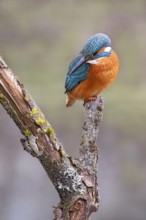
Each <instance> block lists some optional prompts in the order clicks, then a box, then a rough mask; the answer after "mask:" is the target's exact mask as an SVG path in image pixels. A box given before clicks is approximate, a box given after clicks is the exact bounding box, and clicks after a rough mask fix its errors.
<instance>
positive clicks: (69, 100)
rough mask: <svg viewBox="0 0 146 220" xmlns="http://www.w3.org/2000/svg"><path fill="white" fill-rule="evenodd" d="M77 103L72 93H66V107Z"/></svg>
mask: <svg viewBox="0 0 146 220" xmlns="http://www.w3.org/2000/svg"><path fill="white" fill-rule="evenodd" d="M74 103H75V99H74V98H73V97H72V96H71V95H70V94H68V93H67V94H66V107H70V106H72V105H73V104H74Z"/></svg>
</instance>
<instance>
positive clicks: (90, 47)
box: [69, 33, 111, 74]
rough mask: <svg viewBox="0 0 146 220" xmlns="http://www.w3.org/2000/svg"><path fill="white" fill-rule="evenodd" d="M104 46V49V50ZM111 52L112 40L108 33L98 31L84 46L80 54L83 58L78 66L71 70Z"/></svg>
mask: <svg viewBox="0 0 146 220" xmlns="http://www.w3.org/2000/svg"><path fill="white" fill-rule="evenodd" d="M102 48H104V50H102ZM110 53H111V40H110V38H109V37H108V36H107V35H106V34H102V33H98V34H95V35H93V36H92V37H90V38H89V39H88V40H87V41H86V43H85V44H84V46H83V49H82V50H81V52H80V54H81V55H82V56H81V59H80V61H79V62H78V63H77V64H76V66H75V67H74V68H73V69H72V70H71V72H70V73H69V74H71V73H73V72H74V71H75V70H77V69H78V68H79V67H80V66H81V65H82V64H83V63H94V60H95V59H98V58H101V57H107V56H109V55H110Z"/></svg>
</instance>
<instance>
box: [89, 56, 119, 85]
mask: <svg viewBox="0 0 146 220" xmlns="http://www.w3.org/2000/svg"><path fill="white" fill-rule="evenodd" d="M115 61H116V60H115V59H114V57H104V58H100V59H97V60H94V61H93V63H90V70H89V73H88V78H89V80H91V81H92V82H93V83H96V82H100V83H102V84H106V83H110V82H112V81H113V79H114V78H115V75H116V74H117V70H118V63H117V62H115Z"/></svg>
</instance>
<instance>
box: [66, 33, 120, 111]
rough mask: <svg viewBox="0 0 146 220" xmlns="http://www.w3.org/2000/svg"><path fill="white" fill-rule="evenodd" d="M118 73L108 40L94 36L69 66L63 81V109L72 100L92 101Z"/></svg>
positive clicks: (107, 38)
mask: <svg viewBox="0 0 146 220" xmlns="http://www.w3.org/2000/svg"><path fill="white" fill-rule="evenodd" d="M118 69H119V59H118V56H117V54H116V52H114V51H113V50H112V47H111V40H110V38H109V36H107V35H106V34H103V33H97V34H95V35H93V36H91V37H90V38H89V39H88V40H87V41H86V42H85V44H84V46H83V48H82V50H81V51H80V53H79V54H78V55H77V56H76V57H75V58H74V59H73V60H72V62H71V63H70V65H69V68H68V71H67V74H66V79H65V94H66V107H70V106H72V105H73V104H74V103H75V101H76V100H84V103H86V102H88V101H90V100H95V99H96V98H97V96H98V95H99V94H100V93H101V92H102V91H103V90H105V89H106V88H107V87H108V86H110V85H111V84H112V82H113V81H114V80H115V78H116V76H117V73H118Z"/></svg>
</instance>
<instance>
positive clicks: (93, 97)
mask: <svg viewBox="0 0 146 220" xmlns="http://www.w3.org/2000/svg"><path fill="white" fill-rule="evenodd" d="M96 99H97V96H91V97H89V98H87V99H85V100H84V104H83V105H85V104H86V103H87V102H90V101H95V100H96Z"/></svg>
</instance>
